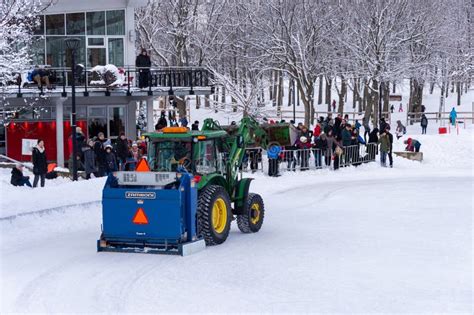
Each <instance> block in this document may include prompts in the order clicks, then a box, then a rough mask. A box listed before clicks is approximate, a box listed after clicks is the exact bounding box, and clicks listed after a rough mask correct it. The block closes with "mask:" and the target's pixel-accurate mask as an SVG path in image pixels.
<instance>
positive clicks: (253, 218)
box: [250, 203, 260, 224]
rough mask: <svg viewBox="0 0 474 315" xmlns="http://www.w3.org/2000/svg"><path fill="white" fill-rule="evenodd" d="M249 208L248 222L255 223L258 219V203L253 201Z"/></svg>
mask: <svg viewBox="0 0 474 315" xmlns="http://www.w3.org/2000/svg"><path fill="white" fill-rule="evenodd" d="M250 209H251V212H250V222H252V224H257V223H258V221H259V220H260V205H259V204H258V203H254V204H252V207H250Z"/></svg>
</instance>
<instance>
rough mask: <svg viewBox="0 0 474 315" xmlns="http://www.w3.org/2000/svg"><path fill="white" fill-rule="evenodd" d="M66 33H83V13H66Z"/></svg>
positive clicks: (84, 24)
mask: <svg viewBox="0 0 474 315" xmlns="http://www.w3.org/2000/svg"><path fill="white" fill-rule="evenodd" d="M66 30H67V35H85V34H86V21H85V17H84V13H69V14H66Z"/></svg>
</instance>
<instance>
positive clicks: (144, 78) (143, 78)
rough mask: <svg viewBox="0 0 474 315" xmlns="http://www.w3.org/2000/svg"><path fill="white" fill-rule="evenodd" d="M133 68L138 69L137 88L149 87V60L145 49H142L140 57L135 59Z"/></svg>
mask: <svg viewBox="0 0 474 315" xmlns="http://www.w3.org/2000/svg"><path fill="white" fill-rule="evenodd" d="M135 67H137V68H138V73H139V76H138V87H139V88H140V89H143V88H146V87H147V86H148V85H149V82H148V81H149V77H150V67H151V60H150V56H148V52H147V51H146V49H145V48H142V51H141V53H140V55H138V56H137V59H135Z"/></svg>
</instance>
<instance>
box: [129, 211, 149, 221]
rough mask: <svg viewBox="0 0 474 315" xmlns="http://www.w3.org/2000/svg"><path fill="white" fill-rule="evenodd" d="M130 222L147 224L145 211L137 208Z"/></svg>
mask: <svg viewBox="0 0 474 315" xmlns="http://www.w3.org/2000/svg"><path fill="white" fill-rule="evenodd" d="M132 222H133V223H135V224H148V218H147V217H146V215H145V211H143V209H142V208H138V210H137V213H135V216H134V217H133V220H132Z"/></svg>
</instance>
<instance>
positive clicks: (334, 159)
mask: <svg viewBox="0 0 474 315" xmlns="http://www.w3.org/2000/svg"><path fill="white" fill-rule="evenodd" d="M377 154H378V145H377V143H368V144H367V145H362V144H360V145H351V146H346V147H341V148H340V150H338V149H336V150H335V151H333V150H332V149H329V148H328V149H326V150H321V149H315V148H310V149H288V150H282V151H281V152H280V154H279V158H278V162H277V166H278V171H279V172H285V171H305V170H316V169H326V168H327V169H334V168H338V167H346V166H351V165H354V166H357V165H361V164H363V163H368V162H374V161H375V159H376V156H377ZM242 164H243V165H242V171H245V172H247V171H252V172H256V171H265V172H266V171H268V168H269V165H270V163H269V160H268V157H267V156H266V153H265V151H264V150H262V149H250V150H247V151H246V157H245V158H244V160H243V163H242Z"/></svg>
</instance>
